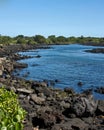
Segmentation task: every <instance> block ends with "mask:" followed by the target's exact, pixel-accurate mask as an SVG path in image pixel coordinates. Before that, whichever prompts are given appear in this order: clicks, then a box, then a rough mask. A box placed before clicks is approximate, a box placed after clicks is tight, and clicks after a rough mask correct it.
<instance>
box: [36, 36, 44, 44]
mask: <svg viewBox="0 0 104 130" xmlns="http://www.w3.org/2000/svg"><path fill="white" fill-rule="evenodd" d="M34 41H35V42H37V43H46V38H45V37H44V36H42V35H35V37H34Z"/></svg>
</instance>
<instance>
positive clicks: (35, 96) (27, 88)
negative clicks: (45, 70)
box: [0, 45, 104, 130]
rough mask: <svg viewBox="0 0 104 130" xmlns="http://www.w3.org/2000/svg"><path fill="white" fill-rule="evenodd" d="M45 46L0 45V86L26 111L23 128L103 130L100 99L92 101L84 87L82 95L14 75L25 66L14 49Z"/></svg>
mask: <svg viewBox="0 0 104 130" xmlns="http://www.w3.org/2000/svg"><path fill="white" fill-rule="evenodd" d="M37 48H47V46H46V45H44V46H36V45H35V46H33V45H9V46H2V47H0V57H1V58H0V87H1V86H2V85H5V87H6V89H8V90H13V91H14V92H15V93H16V94H18V99H19V102H20V104H21V106H22V107H23V108H24V109H25V110H26V111H27V116H26V119H25V121H24V122H23V124H24V130H104V100H95V99H94V98H93V95H92V93H91V92H90V91H89V90H87V91H85V92H83V93H82V94H77V93H75V92H74V91H73V90H72V89H70V88H65V89H64V90H60V89H55V88H52V87H50V86H48V85H47V81H43V82H37V81H29V80H25V79H23V78H17V77H15V76H13V75H12V72H13V71H14V70H15V69H16V68H18V69H20V68H24V67H27V65H26V64H20V63H18V62H16V60H18V59H21V58H29V57H27V56H26V57H21V55H18V54H16V52H18V51H25V50H30V49H37Z"/></svg>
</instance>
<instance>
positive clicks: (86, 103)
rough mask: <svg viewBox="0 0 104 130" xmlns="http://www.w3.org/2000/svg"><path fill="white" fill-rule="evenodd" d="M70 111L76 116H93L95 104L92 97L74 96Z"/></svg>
mask: <svg viewBox="0 0 104 130" xmlns="http://www.w3.org/2000/svg"><path fill="white" fill-rule="evenodd" d="M71 109H72V111H73V112H74V113H75V114H76V115H77V116H89V115H93V114H94V112H95V111H96V109H97V102H96V101H95V100H94V98H93V95H88V96H87V97H84V96H76V97H74V98H73V100H72V104H71Z"/></svg>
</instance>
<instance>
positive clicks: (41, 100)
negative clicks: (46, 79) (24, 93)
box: [30, 94, 45, 105]
mask: <svg viewBox="0 0 104 130" xmlns="http://www.w3.org/2000/svg"><path fill="white" fill-rule="evenodd" d="M30 98H31V100H32V101H34V102H35V103H36V104H39V105H41V104H43V103H44V102H45V99H44V98H41V97H38V96H37V95H36V94H31V97H30Z"/></svg>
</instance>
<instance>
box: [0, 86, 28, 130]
mask: <svg viewBox="0 0 104 130" xmlns="http://www.w3.org/2000/svg"><path fill="white" fill-rule="evenodd" d="M25 115H26V112H25V110H23V109H22V108H21V107H20V105H19V102H18V100H17V95H16V94H15V93H14V92H13V91H7V90H6V89H5V88H4V87H2V88H0V130H23V124H22V121H23V120H24V117H25Z"/></svg>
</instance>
